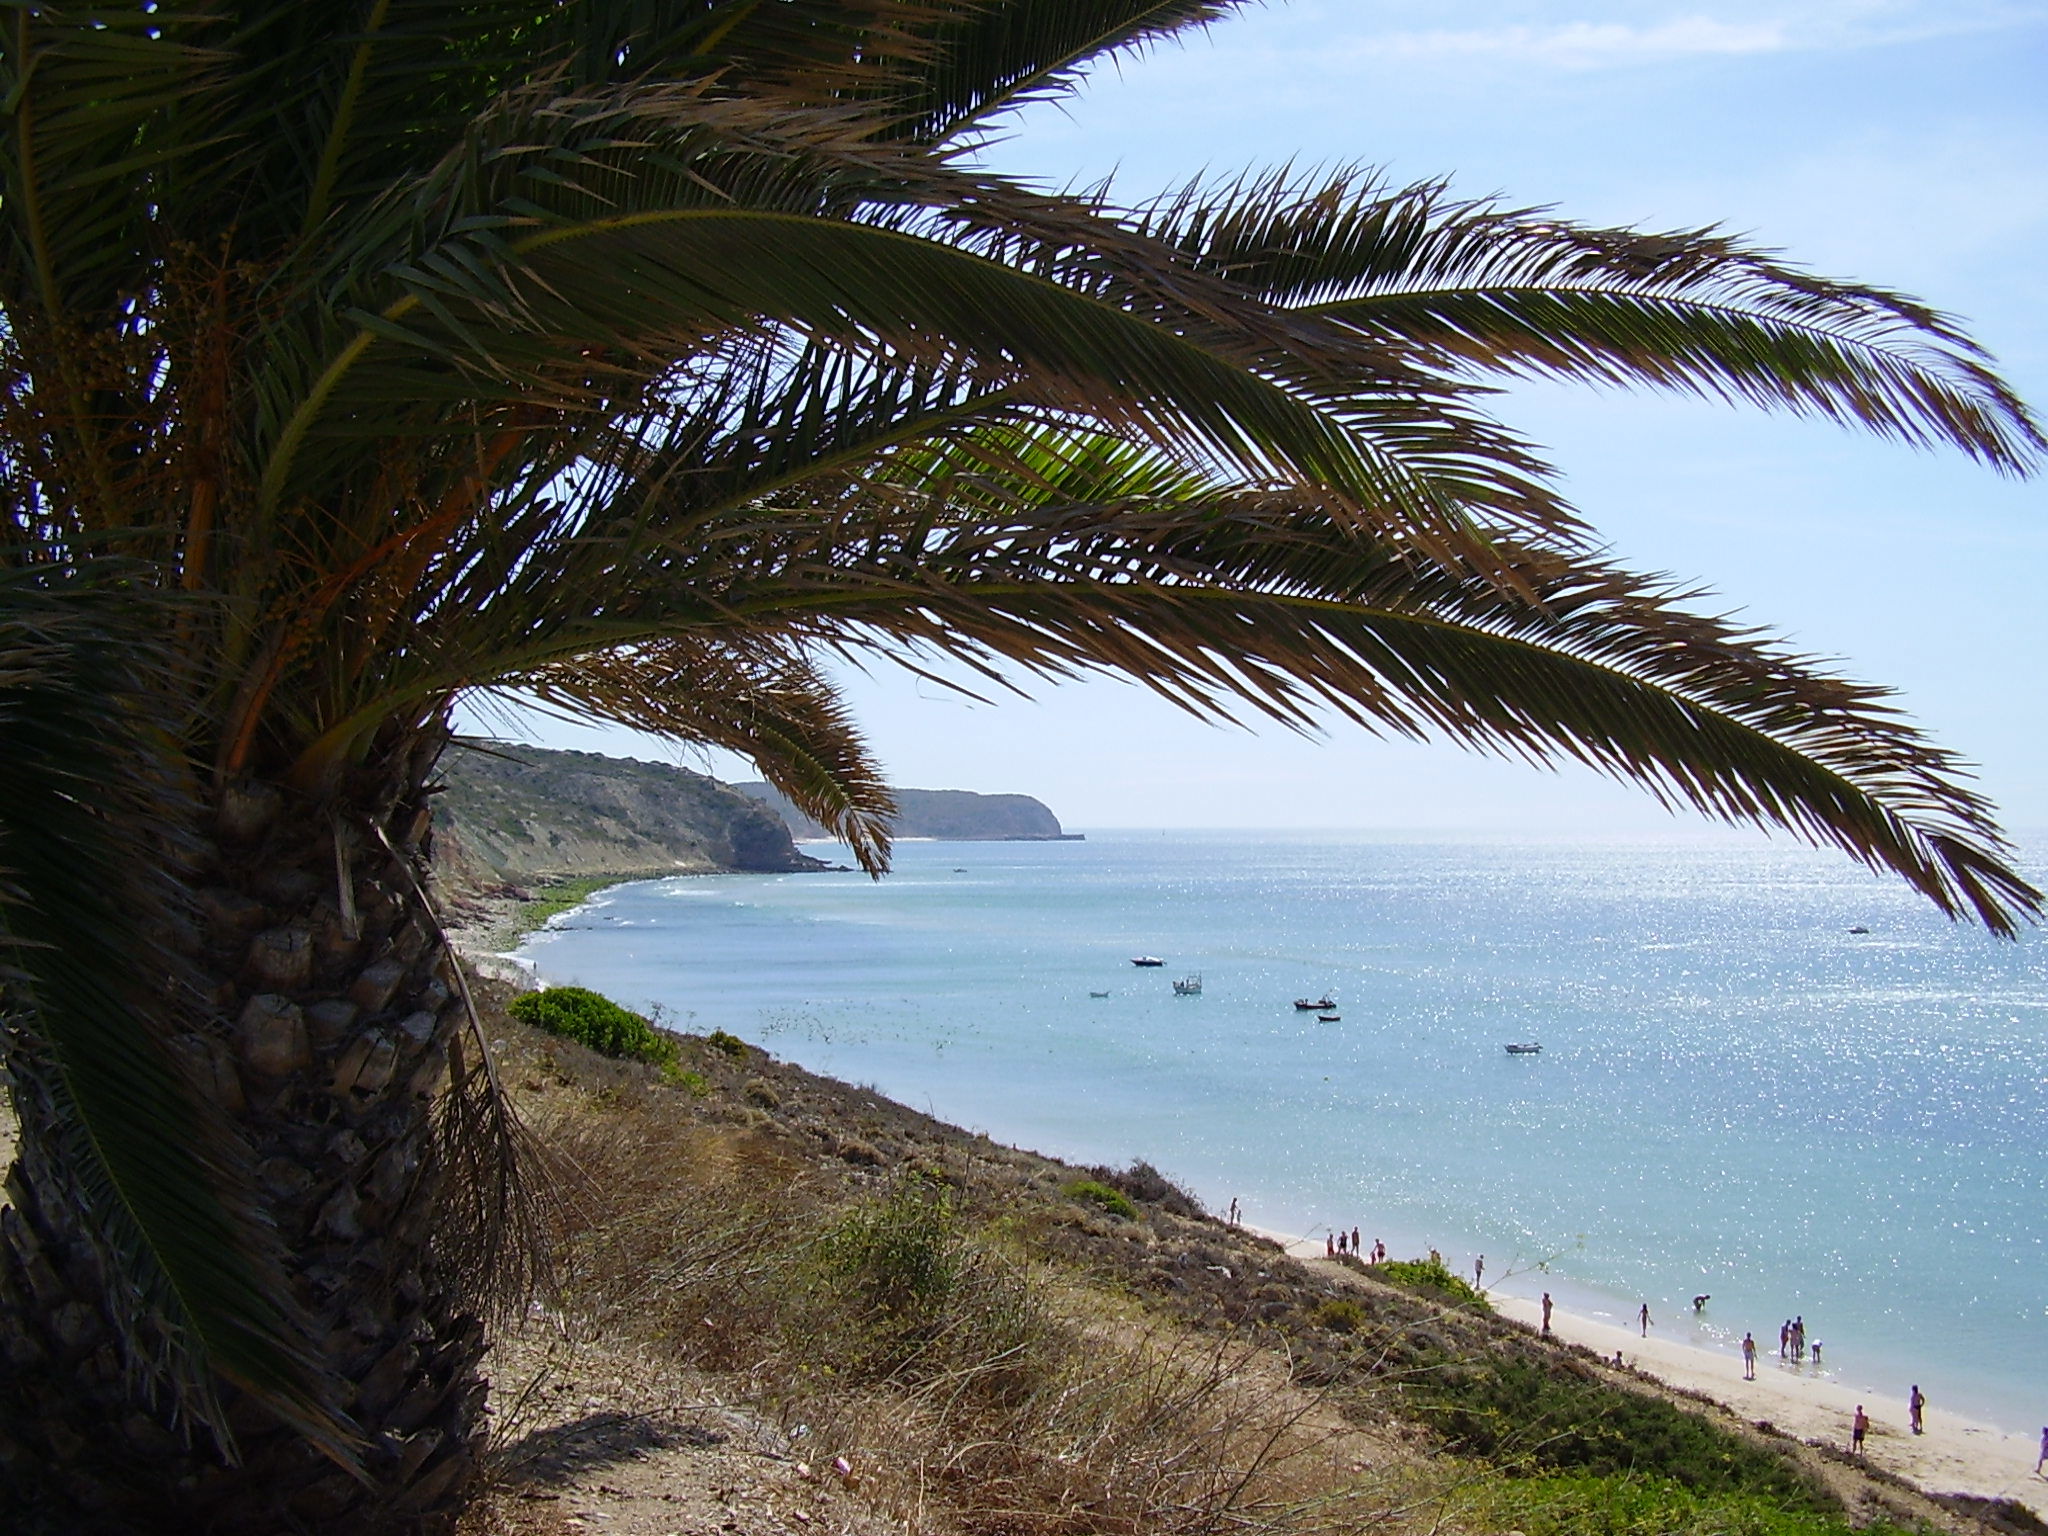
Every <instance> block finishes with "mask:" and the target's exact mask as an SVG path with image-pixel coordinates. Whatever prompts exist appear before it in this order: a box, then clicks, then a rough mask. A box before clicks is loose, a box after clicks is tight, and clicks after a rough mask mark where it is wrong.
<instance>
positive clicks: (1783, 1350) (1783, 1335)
mask: <svg viewBox="0 0 2048 1536" xmlns="http://www.w3.org/2000/svg"><path fill="white" fill-rule="evenodd" d="M1778 1358H1779V1359H1780V1360H1790V1359H1791V1358H1792V1319H1791V1318H1789V1317H1788V1318H1786V1319H1785V1324H1784V1326H1783V1327H1781V1328H1780V1329H1779V1330H1778Z"/></svg>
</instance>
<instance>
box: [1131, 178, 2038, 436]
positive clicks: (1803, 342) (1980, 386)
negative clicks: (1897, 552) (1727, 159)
mask: <svg viewBox="0 0 2048 1536" xmlns="http://www.w3.org/2000/svg"><path fill="white" fill-rule="evenodd" d="M1145 222H1146V225H1147V227H1148V228H1149V229H1150V230H1151V231H1152V232H1153V233H1154V234H1156V235H1158V236H1159V237H1160V238H1161V239H1163V240H1166V241H1168V242H1170V243H1172V244H1174V245H1175V246H1176V247H1178V248H1179V249H1181V250H1182V251H1183V252H1185V253H1186V254H1188V255H1189V256H1190V257H1191V258H1193V259H1195V260H1196V261H1198V262H1199V263H1201V264H1202V265H1203V266H1204V267H1206V268H1210V269H1213V270H1216V271H1219V272H1227V273H1229V274H1230V275H1231V276H1232V277H1233V278H1235V280H1237V281H1239V282H1241V283H1244V284H1245V285H1246V286H1247V287H1248V288H1250V289H1251V290H1253V291H1254V292H1256V293H1258V294H1259V295H1260V296H1261V297H1263V298H1265V299H1267V300H1269V301H1270V302H1273V303H1276V304H1280V305H1284V306H1286V307H1288V308H1290V309H1292V310H1294V311H1295V312H1297V313H1300V314H1305V315H1309V314H1312V315H1316V316H1320V317H1323V318H1325V319H1328V320H1331V321H1335V322H1338V323H1339V324H1340V325H1342V326H1343V327H1345V328H1347V329H1349V330H1352V331H1354V332H1356V333H1358V334H1360V335H1363V336H1365V337H1368V338H1370V339H1371V340H1372V341H1373V342H1375V343H1376V344H1379V345H1383V346H1385V347H1387V348H1389V349H1391V350H1393V351H1395V352H1397V353H1399V354H1400V355H1402V356H1404V357H1408V358H1410V359H1413V360H1417V361H1421V362H1424V363H1427V364H1430V365H1432V366H1437V367H1441V368H1444V369H1446V370H1449V371H1450V372H1452V373H1456V374H1494V373H1511V374H1521V375H1541V376H1547V377H1552V378H1562V379H1570V380H1578V381H1587V382H1594V383H1603V384H1649V385H1653V386H1656V387H1659V388H1667V389H1676V390H1680V391H1684V392H1687V393H1692V394H1699V395H1708V396H1716V397H1720V398H1725V399H1731V400H1739V401H1743V402H1746V403H1749V404H1753V405H1760V406H1765V407H1771V408H1782V409H1787V410H1791V411H1794V412H1800V413H1812V414H1817V415H1821V416H1825V417H1827V418H1829V419H1831V420H1835V421H1840V422H1846V423H1853V424H1856V425H1860V426H1862V427H1864V428H1866V429H1868V430H1870V431H1873V432H1876V433H1878V434H1879V435H1881V436H1886V437H1893V438H1897V439H1900V440H1902V441H1905V442H1909V443H1914V444H1917V445H1921V446H1931V445H1947V446H1952V447H1957V448H1960V449H1962V450H1963V451H1964V452H1966V453H1968V454H1970V455H1971V456H1972V457H1975V458H1978V459H1981V460H1983V461H1985V462H1986V463H1989V464H1992V465H1994V466H1996V467H1998V468H2000V469H2004V470H2008V471H2015V472H2017V471H2023V470H2024V469H2026V468H2027V466H2029V465H2030V464H2032V463H2034V462H2035V461H2036V460H2037V458H2038V456H2039V455H2040V453H2041V452H2042V450H2043V448H2044V446H2048V443H2044V440H2043V438H2042V435H2041V431H2040V428H2039V427H2038V425H2037V424H2036V423H2035V422H2034V421H2033V419H2032V417H2031V416H2030V414H2029V413H2028V411H2027V409H2026V406H2025V405H2024V404H2023V403H2022V402H2021V401H2020V400H2019V398H2018V397H2017V396H2016V395H2015V394H2013V392H2012V391H2011V390H2010V389H2009V388H2008V387H2007V386H2006V385H2005V384H2004V383H2003V382H2002V381H2001V380H2000V379H1999V378H1998V377H1997V375H1996V374H1995V373H1994V372H1993V371H1992V370H1991V368H1990V367H1989V365H1988V360H1987V358H1986V357H1985V354H1984V352H1983V351H1982V349H1981V348H1979V347H1978V346H1976V345H1975V344H1974V343H1973V342H1971V341H1970V340H1969V338H1968V337H1967V336H1965V335H1964V334H1963V333H1962V332H1961V330H1960V329H1959V328H1958V327H1957V326H1956V324H1955V323H1954V322H1953V321H1952V320H1950V319H1948V318H1947V317H1945V316H1943V315H1941V314H1938V313H1937V312H1935V311H1934V310H1931V309H1929V308H1928V307H1927V306H1925V305H1923V304H1921V303H1919V302H1917V301H1916V300H1913V299H1910V298H1907V297H1905V296H1903V295H1900V294H1896V293H1892V292H1889V291H1887V290H1885V289H1881V288H1873V287H1869V286H1866V285H1863V284H1856V283H1842V282H1835V281H1831V280H1828V279H1824V278H1819V277H1816V276H1814V275H1812V274H1811V273H1807V272H1802V271H1800V270H1799V269H1797V268H1795V267H1791V266H1788V265H1786V264H1785V263H1783V262H1780V261H1778V260H1776V259H1774V258H1773V257H1772V256H1771V254H1770V253H1768V252H1764V251H1761V250H1758V249H1755V248H1754V247H1750V246H1746V245H1743V244H1741V243H1740V242H1738V241H1736V240H1733V239H1731V238H1729V237H1728V236H1726V235H1724V234H1721V233H1720V232H1718V231H1716V230H1712V229H1700V230H1674V231H1666V232H1661V233H1644V232H1642V231H1638V230H1627V229H1601V228H1593V227H1588V226H1585V225H1579V224H1573V223H1570V222H1567V221H1565V220H1561V219H1557V218H1555V217H1553V216H1552V215H1551V214H1549V213H1548V212H1547V211H1545V210H1541V209H1536V210H1529V209H1509V208H1504V207H1502V206H1500V205H1498V204H1495V203H1491V202H1484V201H1481V202H1472V201H1463V200H1459V199H1456V198H1454V197H1452V196H1451V194H1450V193H1449V191H1448V190H1447V189H1446V188H1445V187H1444V186H1443V185H1442V184H1440V183H1425V184H1422V185H1418V186H1412V187H1407V188H1403V189H1399V190H1389V189H1387V188H1386V187H1384V186H1382V185H1381V184H1380V183H1378V182H1377V181H1376V180H1374V179H1373V178H1372V176H1371V175H1370V174H1368V173H1365V172H1361V171H1357V170H1344V171H1340V172H1338V173H1336V174H1334V175H1332V176H1328V177H1324V178H1321V179H1319V180H1314V181H1308V180H1300V179H1296V178H1294V177H1292V176H1290V175H1288V174H1286V173H1275V174H1272V175H1269V176H1265V177H1259V178H1252V179H1247V180H1242V181H1239V182H1237V183H1234V184H1223V185H1220V186H1209V185H1204V184H1202V183H1196V184H1193V185H1190V186H1189V187H1187V188H1184V189H1183V190H1182V191H1181V192H1179V193H1178V194H1176V195H1174V196H1172V197H1170V198H1167V199H1164V200H1162V201H1161V202H1160V203H1159V204H1157V205H1155V206H1154V207H1153V208H1152V209H1150V210H1148V212H1147V213H1146V215H1145Z"/></svg>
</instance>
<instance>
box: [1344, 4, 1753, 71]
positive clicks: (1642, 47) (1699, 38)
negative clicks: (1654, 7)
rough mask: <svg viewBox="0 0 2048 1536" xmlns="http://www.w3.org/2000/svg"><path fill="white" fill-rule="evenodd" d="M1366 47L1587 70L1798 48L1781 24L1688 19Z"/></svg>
mask: <svg viewBox="0 0 2048 1536" xmlns="http://www.w3.org/2000/svg"><path fill="white" fill-rule="evenodd" d="M1367 46H1369V47H1370V48H1372V49H1373V51H1375V52H1377V53H1380V54H1382V55H1383V56H1389V57H1396V58H1402V57H1405V58H1425V57H1428V58H1436V57H1443V56H1447V55H1468V56H1469V55H1474V54H1500V55H1507V56H1510V57H1513V58H1517V59H1529V60H1541V61H1543V62H1546V63H1550V64H1555V65H1560V66H1563V67H1565V68H1571V69H1586V68H1600V67H1603V66H1609V65H1615V64H1629V63H1635V62H1638V61H1645V60H1653V59H1668V58H1681V57H1685V56H1687V55H1692V54H1731V53H1777V52H1780V51H1781V50H1783V49H1785V48H1788V47H1791V46H1794V45H1793V43H1792V42H1791V34H1790V32H1789V30H1788V28H1787V27H1786V25H1785V24H1784V23H1783V22H1774V21H1764V22H1727V21H1716V20H1715V19H1713V18H1712V17H1709V16H1684V17H1678V18H1675V19H1673V20H1671V21H1664V22H1658V23H1657V24H1655V25H1653V26H1631V25H1629V24H1627V23H1625V22H1593V21H1574V22H1569V23H1566V24H1565V25H1563V26H1550V27H1530V26H1515V27H1499V28H1494V29H1492V30H1487V31H1437V32H1396V33H1393V34H1391V35H1385V36H1381V37H1379V38H1375V39H1371V40H1369V41H1368V44H1367Z"/></svg>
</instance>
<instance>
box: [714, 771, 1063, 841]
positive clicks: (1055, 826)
mask: <svg viewBox="0 0 2048 1536" xmlns="http://www.w3.org/2000/svg"><path fill="white" fill-rule="evenodd" d="M733 788H734V789H736V790H738V791H739V792H740V793H741V794H743V795H751V796H752V797H753V798H754V799H756V800H758V801H760V802H761V803H762V804H763V805H765V806H769V807H771V808H772V809H773V810H774V811H775V813H776V814H777V815H778V816H780V817H781V818H782V820H783V822H784V823H785V824H786V825H787V826H788V827H789V830H790V832H791V833H792V834H793V835H794V836H797V837H804V838H818V837H825V836H828V835H829V834H827V833H826V831H825V829H824V828H823V827H821V826H819V825H818V824H817V823H816V822H815V821H812V820H811V819H810V817H808V816H806V815H804V813H803V812H802V811H800V810H798V809H797V808H796V807H795V806H793V805H791V804H790V803H789V802H788V801H787V800H785V799H784V798H783V797H782V796H781V794H779V793H778V792H777V791H776V790H775V789H774V788H773V787H772V786H770V785H767V784H761V783H754V784H735V785H734V786H733ZM895 795H896V801H897V805H898V807H899V811H898V815H897V818H896V835H897V836H898V837H929V838H934V839H936V840H938V841H940V842H948V843H972V842H1005V843H1049V842H1079V841H1081V835H1080V834H1079V833H1074V832H1063V831H1061V830H1060V822H1059V818H1058V817H1057V816H1055V815H1053V813H1052V811H1051V810H1050V809H1048V808H1047V806H1046V805H1045V803H1044V802H1043V801H1040V800H1034V799H1032V798H1031V796H1029V795H979V794H975V793H974V792H973V791H971V790H965V789H899V790H896V791H895Z"/></svg>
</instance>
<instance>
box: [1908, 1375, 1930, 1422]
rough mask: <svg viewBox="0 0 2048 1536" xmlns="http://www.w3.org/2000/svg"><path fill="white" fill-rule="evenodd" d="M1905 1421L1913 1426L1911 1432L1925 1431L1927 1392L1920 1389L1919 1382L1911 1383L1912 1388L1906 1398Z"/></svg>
mask: <svg viewBox="0 0 2048 1536" xmlns="http://www.w3.org/2000/svg"><path fill="white" fill-rule="evenodd" d="M1906 1421H1907V1422H1908V1423H1909V1424H1911V1425H1912V1426H1913V1433H1914V1434H1916V1435H1923V1434H1925V1433H1926V1432H1927V1394H1926V1393H1924V1392H1922V1391H1921V1390H1920V1383H1919V1382H1917V1381H1916V1382H1914V1383H1913V1390H1912V1392H1911V1393H1910V1394H1908V1396H1907V1398H1906Z"/></svg>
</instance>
